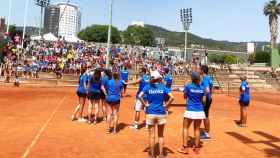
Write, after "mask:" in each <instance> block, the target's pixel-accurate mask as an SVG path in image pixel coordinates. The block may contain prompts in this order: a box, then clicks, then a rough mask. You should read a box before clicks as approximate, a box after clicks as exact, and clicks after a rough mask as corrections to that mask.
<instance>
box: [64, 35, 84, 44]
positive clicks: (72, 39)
mask: <svg viewBox="0 0 280 158" xmlns="http://www.w3.org/2000/svg"><path fill="white" fill-rule="evenodd" d="M64 39H65V41H66V42H71V43H76V42H82V41H83V40H81V39H79V38H78V37H76V36H66V37H65V38H64Z"/></svg>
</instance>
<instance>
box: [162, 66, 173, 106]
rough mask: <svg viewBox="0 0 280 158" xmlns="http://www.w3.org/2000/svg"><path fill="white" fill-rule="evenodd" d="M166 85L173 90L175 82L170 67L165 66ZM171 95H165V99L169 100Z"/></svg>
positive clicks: (164, 78)
mask: <svg viewBox="0 0 280 158" xmlns="http://www.w3.org/2000/svg"><path fill="white" fill-rule="evenodd" d="M163 80H164V85H165V87H166V88H167V89H169V90H170V91H171V90H172V84H173V77H172V75H171V74H170V71H169V68H165V69H164V77H163ZM168 100H169V97H168V95H166V96H165V101H168Z"/></svg>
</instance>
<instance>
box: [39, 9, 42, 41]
mask: <svg viewBox="0 0 280 158" xmlns="http://www.w3.org/2000/svg"><path fill="white" fill-rule="evenodd" d="M42 30H43V6H41V16H40V28H39V36H42Z"/></svg>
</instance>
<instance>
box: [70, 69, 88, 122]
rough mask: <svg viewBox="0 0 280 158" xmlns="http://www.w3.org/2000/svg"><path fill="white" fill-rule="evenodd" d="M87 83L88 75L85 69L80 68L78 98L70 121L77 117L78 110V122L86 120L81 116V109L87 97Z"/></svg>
mask: <svg viewBox="0 0 280 158" xmlns="http://www.w3.org/2000/svg"><path fill="white" fill-rule="evenodd" d="M87 83H88V75H87V73H86V69H82V70H81V75H80V77H79V85H78V88H77V96H78V98H79V104H78V105H77V107H76V108H75V110H74V113H73V115H72V121H74V120H76V119H77V114H78V112H79V118H78V121H79V122H86V120H85V119H84V118H83V110H84V106H85V103H86V98H87Z"/></svg>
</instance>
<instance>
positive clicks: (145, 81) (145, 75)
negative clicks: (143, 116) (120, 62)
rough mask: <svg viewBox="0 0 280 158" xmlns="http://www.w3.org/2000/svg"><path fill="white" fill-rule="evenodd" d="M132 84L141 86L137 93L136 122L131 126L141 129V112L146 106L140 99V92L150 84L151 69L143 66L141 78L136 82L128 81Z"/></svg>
mask: <svg viewBox="0 0 280 158" xmlns="http://www.w3.org/2000/svg"><path fill="white" fill-rule="evenodd" d="M127 84H128V85H130V84H139V88H138V90H137V93H136V103H135V107H134V110H135V113H134V122H133V123H132V125H131V126H130V128H132V129H139V121H140V112H141V110H142V109H143V108H144V105H143V104H142V103H141V101H140V100H139V94H140V93H141V92H142V91H143V89H144V88H145V87H146V86H147V85H149V84H150V75H149V71H148V70H147V69H146V68H145V67H143V68H142V69H141V72H140V78H139V79H138V80H137V81H135V82H128V83H127Z"/></svg>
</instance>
